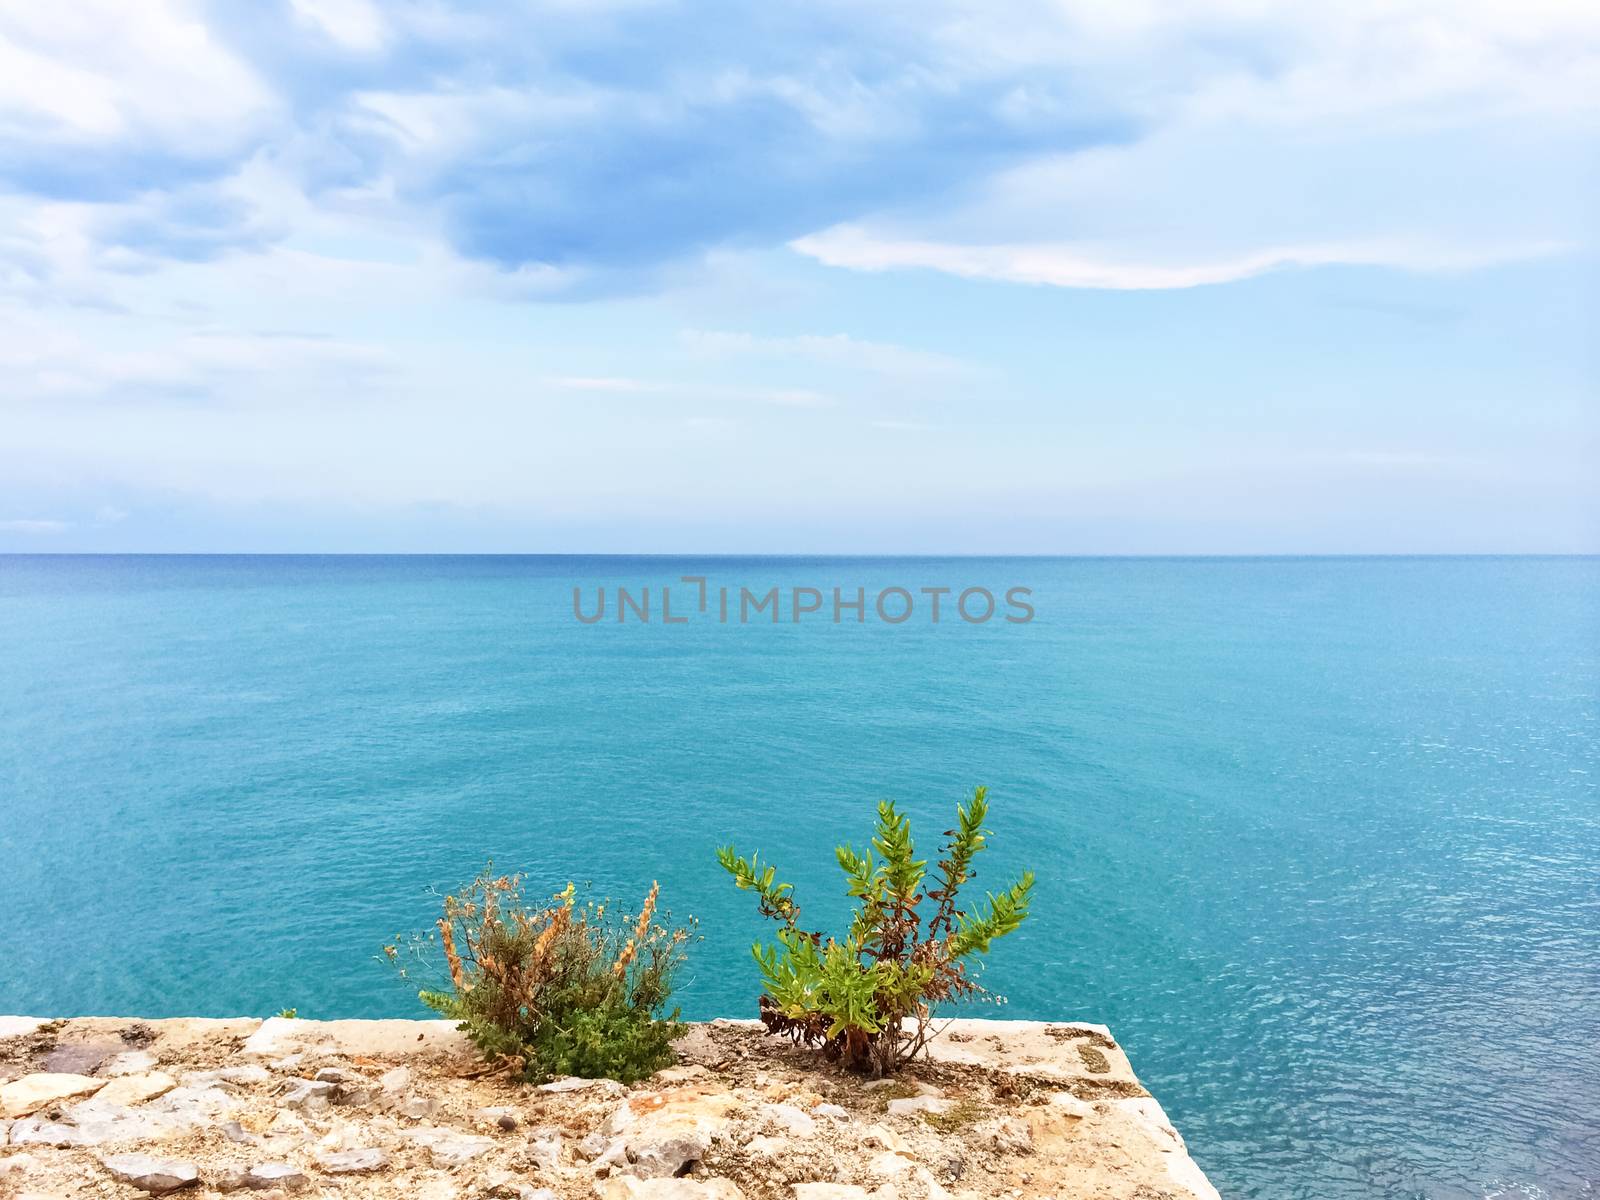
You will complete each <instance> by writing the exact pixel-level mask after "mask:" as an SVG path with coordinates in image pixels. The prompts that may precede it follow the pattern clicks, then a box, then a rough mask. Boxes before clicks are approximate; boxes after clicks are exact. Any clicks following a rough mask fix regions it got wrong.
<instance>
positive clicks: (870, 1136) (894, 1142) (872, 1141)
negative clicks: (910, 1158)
mask: <svg viewBox="0 0 1600 1200" xmlns="http://www.w3.org/2000/svg"><path fill="white" fill-rule="evenodd" d="M861 1144H862V1145H863V1146H865V1147H866V1148H867V1149H868V1150H897V1151H898V1150H904V1149H906V1140H905V1138H903V1137H901V1136H900V1135H899V1134H898V1133H896V1132H895V1131H894V1130H892V1129H890V1128H889V1127H888V1126H887V1125H873V1126H870V1127H868V1129H867V1131H866V1132H865V1133H863V1134H862V1135H861Z"/></svg>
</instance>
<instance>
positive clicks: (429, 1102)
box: [399, 1096, 439, 1121]
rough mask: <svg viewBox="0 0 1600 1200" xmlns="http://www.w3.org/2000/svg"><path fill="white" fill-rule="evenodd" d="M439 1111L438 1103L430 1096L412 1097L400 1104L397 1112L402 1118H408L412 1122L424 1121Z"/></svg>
mask: <svg viewBox="0 0 1600 1200" xmlns="http://www.w3.org/2000/svg"><path fill="white" fill-rule="evenodd" d="M438 1111H439V1102H438V1101H437V1100H435V1099H433V1098H432V1097H431V1096H412V1097H410V1098H409V1099H407V1100H404V1101H402V1102H401V1104H400V1108H399V1112H400V1115H401V1116H402V1117H410V1118H411V1119H412V1120H413V1121H425V1120H427V1119H428V1118H429V1117H431V1116H433V1115H434V1114H435V1113H437V1112H438Z"/></svg>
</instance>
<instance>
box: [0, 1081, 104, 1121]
mask: <svg viewBox="0 0 1600 1200" xmlns="http://www.w3.org/2000/svg"><path fill="white" fill-rule="evenodd" d="M105 1084H106V1081H105V1080H104V1079H92V1078H90V1077H89V1076H87V1075H74V1074H70V1073H57V1072H49V1071H40V1072H37V1073H35V1074H33V1075H24V1076H23V1077H22V1078H21V1079H13V1080H12V1081H11V1082H10V1083H7V1084H3V1085H0V1117H26V1116H30V1115H31V1114H33V1113H36V1112H38V1111H39V1110H40V1109H41V1108H43V1107H44V1106H45V1105H47V1104H54V1103H56V1102H57V1101H60V1100H70V1099H72V1098H73V1097H74V1096H89V1095H93V1094H94V1093H95V1092H98V1091H99V1090H100V1089H101V1088H103V1087H104V1086H105Z"/></svg>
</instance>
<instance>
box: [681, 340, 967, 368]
mask: <svg viewBox="0 0 1600 1200" xmlns="http://www.w3.org/2000/svg"><path fill="white" fill-rule="evenodd" d="M683 339H684V341H685V342H686V343H687V344H688V346H689V347H690V349H692V350H694V351H695V352H697V353H699V354H702V355H704V356H706V357H708V358H731V357H744V356H749V357H759V358H779V359H784V358H798V359H805V360H808V361H812V362H819V363H825V364H828V365H831V366H843V367H851V368H855V369H858V370H864V371H875V372H878V373H881V374H885V375H951V374H967V373H971V372H973V371H974V369H975V368H974V367H973V366H972V364H970V363H967V362H964V361H962V360H961V359H959V358H956V357H954V356H953V355H949V354H940V353H938V352H937V351H933V350H918V349H916V348H914V347H911V346H900V345H896V344H894V343H893V342H875V341H870V340H867V339H864V338H856V337H851V336H850V335H849V334H846V333H830V334H797V335H793V336H789V337H761V336H757V335H756V334H751V333H732V332H723V331H717V330H703V329H690V330H685V331H684V334H683Z"/></svg>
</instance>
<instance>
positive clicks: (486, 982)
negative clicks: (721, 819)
mask: <svg viewBox="0 0 1600 1200" xmlns="http://www.w3.org/2000/svg"><path fill="white" fill-rule="evenodd" d="M659 895H660V888H659V886H658V885H652V887H651V888H650V894H649V895H648V896H647V897H646V898H645V902H644V905H643V907H642V908H641V909H640V910H639V913H638V915H637V916H616V917H610V916H608V915H607V912H606V909H607V902H601V903H598V904H597V903H595V902H593V901H586V902H583V903H579V902H578V901H577V899H576V889H575V888H574V887H573V886H572V885H571V884H568V885H567V888H566V890H565V891H563V892H561V893H560V894H559V895H557V896H555V897H554V900H553V902H552V903H550V904H547V905H545V906H543V907H536V908H529V907H528V906H527V904H526V903H525V901H524V897H523V889H522V877H521V876H520V875H499V876H496V875H494V874H493V873H492V871H490V870H488V869H486V870H485V871H484V872H483V873H482V874H480V875H479V876H478V877H477V879H475V880H474V881H473V882H472V883H471V884H470V885H468V886H467V887H465V888H463V889H461V891H460V892H458V893H456V894H453V895H449V896H446V897H445V898H444V916H443V917H441V918H440V920H439V922H438V933H437V939H438V942H439V944H440V945H441V946H442V948H443V952H444V960H445V965H446V967H447V968H448V971H449V978H450V984H449V988H448V990H445V989H444V988H442V987H441V988H439V989H428V990H424V991H422V992H420V993H419V995H420V997H421V999H422V1002H423V1003H424V1004H426V1005H427V1006H428V1007H429V1008H432V1009H434V1010H435V1011H437V1012H439V1013H441V1014H443V1015H444V1016H446V1017H450V1018H453V1019H454V1020H457V1021H459V1022H460V1023H461V1025H460V1027H461V1030H462V1032H464V1033H466V1034H467V1036H468V1037H469V1038H471V1039H472V1041H473V1043H474V1044H475V1045H476V1046H477V1047H478V1049H479V1050H480V1051H482V1053H483V1055H484V1057H485V1058H486V1059H487V1060H488V1061H489V1062H490V1063H491V1064H494V1065H496V1066H499V1067H504V1068H509V1069H511V1070H514V1071H517V1072H519V1073H520V1074H521V1075H522V1076H523V1077H524V1078H526V1079H528V1080H530V1081H539V1080H542V1079H548V1078H550V1077H552V1076H556V1075H582V1076H585V1077H587V1078H591V1079H598V1078H609V1079H619V1080H621V1081H623V1082H624V1083H632V1082H634V1081H635V1080H638V1079H643V1078H644V1077H645V1076H647V1075H650V1074H652V1073H653V1072H655V1071H658V1070H660V1069H661V1068H662V1067H664V1066H667V1065H669V1064H670V1063H671V1062H672V1061H673V1057H674V1056H673V1053H672V1049H671V1043H672V1041H673V1039H674V1038H676V1037H677V1036H678V1035H679V1034H680V1033H681V1032H682V1026H681V1025H680V1023H679V1021H678V1010H677V1009H673V1010H672V1012H671V1013H670V1014H668V1015H666V1016H662V1012H663V1010H664V1009H665V1008H666V1003H667V999H668V997H669V996H670V994H671V991H672V976H673V973H674V971H676V969H677V968H678V967H679V966H680V965H681V964H682V962H683V958H684V950H685V944H686V943H687V942H688V940H689V938H690V936H691V931H690V930H689V929H686V928H669V927H668V925H666V924H662V923H658V922H657V920H656V916H657V914H656V902H657V899H658V897H659ZM432 944H433V938H432V937H429V938H428V939H420V938H419V939H414V940H413V943H412V950H413V954H414V955H416V956H417V957H419V958H422V959H426V958H427V957H428V950H429V949H430V948H431V946H432ZM384 952H385V954H386V955H387V956H388V957H389V958H390V959H391V960H398V958H399V950H398V947H396V946H386V947H384ZM401 974H402V975H405V974H407V971H406V970H405V969H404V968H402V971H401Z"/></svg>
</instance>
